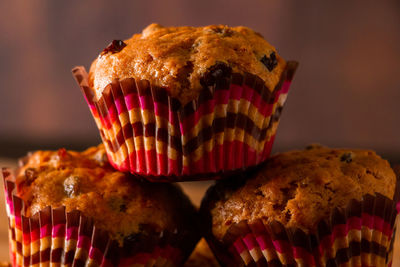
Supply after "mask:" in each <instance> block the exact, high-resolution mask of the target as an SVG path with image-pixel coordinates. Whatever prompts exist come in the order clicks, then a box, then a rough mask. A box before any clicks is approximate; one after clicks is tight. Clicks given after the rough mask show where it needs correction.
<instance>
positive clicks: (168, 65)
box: [89, 24, 285, 104]
mask: <svg viewBox="0 0 400 267" xmlns="http://www.w3.org/2000/svg"><path fill="white" fill-rule="evenodd" d="M284 67H285V61H284V60H283V59H282V58H281V57H280V56H279V55H278V54H277V52H276V50H275V48H274V47H273V46H271V45H270V44H269V43H268V42H267V41H265V40H264V38H263V37H262V36H261V35H260V34H259V33H256V32H254V31H253V30H251V29H249V28H247V27H228V26H223V25H211V26H206V27H163V26H161V25H158V24H151V25H149V26H148V27H147V28H145V29H144V30H143V32H142V33H141V34H135V35H133V36H132V37H131V38H130V39H128V40H125V41H124V42H122V41H114V42H113V44H112V45H110V46H109V47H107V48H106V49H105V50H104V51H103V52H102V53H101V54H100V55H99V57H98V58H97V59H96V60H95V61H94V62H93V63H92V66H91V68H90V73H89V84H90V85H91V86H92V87H93V88H94V89H95V90H96V95H97V97H98V98H99V97H100V96H101V92H102V91H103V89H104V88H105V86H106V85H108V84H109V83H111V82H112V80H113V79H116V78H118V79H124V78H130V77H132V78H135V79H139V80H142V79H145V80H148V81H150V83H151V84H153V85H156V86H160V87H164V88H166V90H168V92H169V94H170V96H172V97H175V98H177V99H179V100H180V101H181V103H183V104H186V103H187V102H189V101H191V100H193V99H196V97H197V96H198V95H199V91H200V90H201V89H202V85H204V84H206V85H207V83H208V81H209V80H210V77H211V78H212V77H213V76H214V77H215V76H217V77H218V76H219V75H221V74H226V72H236V73H242V74H243V73H245V72H249V73H251V74H254V75H257V76H259V77H260V78H261V79H263V80H264V82H265V84H266V86H267V87H268V88H269V89H270V90H271V91H272V90H273V89H274V87H275V86H276V84H277V83H278V81H279V78H280V75H281V73H282V71H283V69H284Z"/></svg>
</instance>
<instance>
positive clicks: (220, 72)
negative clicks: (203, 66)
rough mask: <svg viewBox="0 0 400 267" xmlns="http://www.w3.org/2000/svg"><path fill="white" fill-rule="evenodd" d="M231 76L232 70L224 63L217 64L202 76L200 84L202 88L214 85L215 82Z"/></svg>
mask: <svg viewBox="0 0 400 267" xmlns="http://www.w3.org/2000/svg"><path fill="white" fill-rule="evenodd" d="M231 74H232V68H231V67H229V66H228V65H227V64H226V63H224V62H217V63H216V64H215V65H213V66H211V67H210V68H209V69H208V70H207V72H206V73H205V74H204V76H203V77H202V78H201V79H200V83H201V84H202V85H203V86H210V85H214V84H215V83H216V82H217V80H219V79H222V78H225V77H229V76H231Z"/></svg>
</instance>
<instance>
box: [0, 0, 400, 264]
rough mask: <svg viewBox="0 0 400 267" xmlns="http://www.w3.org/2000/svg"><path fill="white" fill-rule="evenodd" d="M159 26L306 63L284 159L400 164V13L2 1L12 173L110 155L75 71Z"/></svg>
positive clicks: (312, 6)
mask: <svg viewBox="0 0 400 267" xmlns="http://www.w3.org/2000/svg"><path fill="white" fill-rule="evenodd" d="M152 22H158V23H160V24H163V25H166V26H169V25H193V26H200V25H207V24H228V25H232V26H234V25H245V26H248V27H251V28H253V29H255V30H256V31H258V32H260V33H261V34H263V35H264V37H265V38H266V39H267V40H268V41H269V42H270V43H272V44H273V45H275V46H276V47H277V48H278V51H279V53H280V54H281V55H282V56H283V57H285V58H286V59H296V60H298V61H300V68H299V70H298V72H297V74H296V77H295V80H294V83H293V86H292V91H291V92H290V94H289V98H288V101H287V105H286V108H285V111H284V113H283V116H282V120H281V125H280V128H279V131H278V137H277V139H276V143H275V147H274V150H275V151H283V150H288V149H292V148H301V147H304V146H305V145H307V144H309V143H315V142H318V143H322V144H326V145H329V146H340V147H366V148H371V149H374V150H377V151H378V153H379V154H381V155H383V156H384V157H386V158H388V159H390V160H391V161H392V162H400V142H399V140H398V138H399V137H400V107H399V102H400V83H399V78H400V1H380V2H379V4H378V2H377V1H297V0H293V1H286V0H279V1H277V0H246V1H244V0H230V1H221V0H202V1H188V0H169V1H165V0H159V1H152V0H147V1H133V0H127V1H105V0H102V1H94V0H86V1H82V0H68V1H60V0H59V1H55V0H35V1H22V0H14V1H0V114H1V115H0V157H2V158H3V159H1V158H0V163H1V165H2V166H4V165H10V164H11V165H12V162H14V159H13V158H14V157H18V156H21V155H23V154H25V153H26V151H27V150H34V149H48V148H52V149H55V148H58V147H67V148H72V149H84V148H85V147H87V146H90V145H94V144H97V143H99V142H100V139H99V135H98V132H97V129H96V126H95V124H94V122H93V120H92V118H91V115H90V113H89V109H88V108H87V105H86V103H85V102H84V99H83V97H82V95H81V92H80V90H79V88H78V87H77V85H76V84H75V81H74V80H73V78H72V75H71V73H70V70H71V68H72V67H74V66H75V65H85V66H86V67H89V66H90V63H91V61H92V60H93V59H94V58H95V57H96V56H97V55H98V54H99V52H100V51H101V50H102V49H103V48H104V47H105V46H107V44H108V43H109V42H110V41H111V40H113V39H127V38H129V37H130V36H131V35H132V34H133V33H136V32H140V31H141V29H142V28H144V27H145V26H147V25H148V24H149V23H152ZM204 189H205V188H202V190H204ZM195 197H196V198H197V201H199V199H200V198H201V194H200V195H198V196H197V195H196V196H195ZM1 214H2V215H1V216H0V217H1V225H2V226H1V228H0V239H1V241H4V242H0V243H1V244H0V245H1V246H0V250H1V253H2V254H1V255H0V260H4V259H5V258H6V256H4V255H6V250H5V249H4V247H6V246H7V243H6V235H7V232H6V227H5V225H6V218H4V215H3V214H4V212H2V213H1ZM398 262H399V260H398Z"/></svg>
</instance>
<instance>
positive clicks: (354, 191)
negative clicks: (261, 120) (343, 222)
mask: <svg viewBox="0 0 400 267" xmlns="http://www.w3.org/2000/svg"><path fill="white" fill-rule="evenodd" d="M248 178H249V179H247V180H246V181H241V182H238V183H236V184H235V185H232V182H231V181H230V184H228V183H226V182H223V181H221V182H219V183H217V184H216V185H215V186H214V187H213V188H211V189H210V190H209V192H208V194H207V197H206V199H208V200H206V199H205V200H203V207H202V209H204V208H205V209H209V210H208V212H209V213H210V215H211V217H212V230H213V234H214V235H215V236H216V237H217V238H219V239H222V238H223V236H224V234H225V232H226V231H227V229H228V228H229V226H230V225H231V224H232V223H238V222H240V221H242V220H248V221H249V222H251V221H254V220H256V219H261V220H262V221H263V222H264V223H269V222H271V221H273V220H277V221H279V222H280V223H282V224H283V225H285V226H286V227H298V228H301V229H302V230H303V231H305V232H306V233H309V232H313V231H315V230H316V227H317V224H318V222H319V221H320V220H321V219H323V218H328V217H329V215H330V214H331V212H332V211H333V210H334V209H335V208H345V207H346V206H347V204H348V203H349V202H350V200H351V199H357V200H361V199H362V196H363V195H365V194H372V195H374V194H375V193H380V194H382V195H384V196H386V197H388V198H390V199H393V196H394V192H395V186H396V176H395V174H394V172H393V170H392V169H391V167H390V165H389V163H388V162H387V161H386V160H383V159H382V158H380V157H379V156H377V155H376V154H375V152H373V151H368V150H353V149H351V150H350V149H331V148H326V147H310V148H309V149H307V150H303V151H291V152H286V153H282V154H277V155H275V156H273V157H272V158H270V160H268V161H267V163H266V164H265V165H264V166H263V167H262V168H261V169H260V170H257V171H255V172H253V173H252V174H251V175H250V177H248ZM206 202H208V204H205V203H206ZM205 206H207V207H205Z"/></svg>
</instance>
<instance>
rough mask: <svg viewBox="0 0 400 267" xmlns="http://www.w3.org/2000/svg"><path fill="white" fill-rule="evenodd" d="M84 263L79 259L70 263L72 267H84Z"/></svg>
mask: <svg viewBox="0 0 400 267" xmlns="http://www.w3.org/2000/svg"><path fill="white" fill-rule="evenodd" d="M85 265H86V261H85V260H81V259H74V262H73V263H72V267H85Z"/></svg>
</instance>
